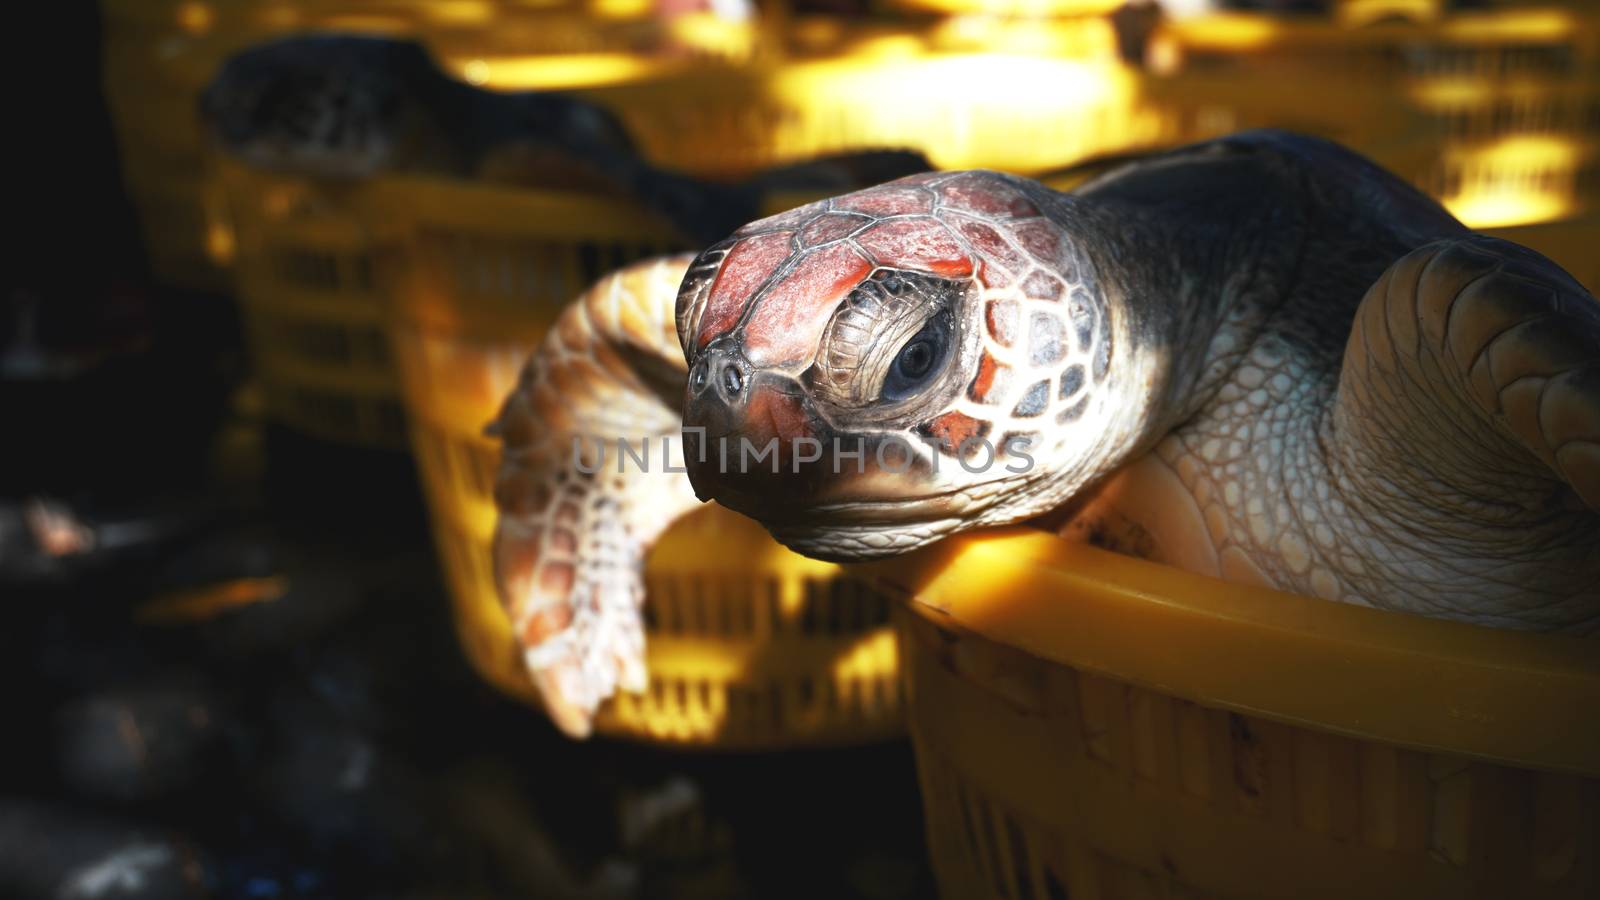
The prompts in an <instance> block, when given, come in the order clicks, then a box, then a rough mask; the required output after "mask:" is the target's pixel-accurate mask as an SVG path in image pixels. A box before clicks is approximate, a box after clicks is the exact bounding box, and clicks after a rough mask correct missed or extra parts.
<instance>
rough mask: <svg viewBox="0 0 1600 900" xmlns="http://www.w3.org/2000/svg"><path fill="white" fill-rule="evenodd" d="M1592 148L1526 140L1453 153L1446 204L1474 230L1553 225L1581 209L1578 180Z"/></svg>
mask: <svg viewBox="0 0 1600 900" xmlns="http://www.w3.org/2000/svg"><path fill="white" fill-rule="evenodd" d="M1595 155H1596V154H1595V153H1594V152H1593V150H1592V148H1586V147H1584V146H1583V145H1582V144H1580V143H1579V142H1577V141H1574V140H1572V139H1570V138H1566V137H1560V136H1554V135H1520V136H1516V137H1508V138H1502V139H1500V140H1496V141H1490V142H1488V143H1486V144H1484V145H1482V146H1476V147H1464V148H1454V147H1452V148H1447V149H1446V150H1445V152H1444V154H1443V157H1442V160H1441V171H1442V173H1443V174H1442V176H1441V178H1442V181H1443V182H1444V189H1443V190H1441V191H1439V193H1440V194H1441V195H1442V196H1441V197H1440V199H1441V202H1443V203H1444V205H1445V207H1446V208H1447V209H1449V210H1450V212H1451V213H1453V214H1454V215H1455V216H1457V217H1458V218H1460V219H1461V221H1463V222H1465V223H1466V224H1468V225H1470V226H1472V227H1474V228H1495V227H1504V226H1508V225H1526V224H1532V223H1535V222H1543V221H1549V220H1552V219H1556V218H1560V217H1562V216H1565V215H1568V214H1570V213H1572V212H1573V211H1574V210H1575V207H1576V201H1577V197H1576V177H1577V172H1578V169H1579V168H1580V166H1581V165H1582V164H1583V163H1584V162H1585V161H1586V160H1590V159H1593V158H1594V157H1595Z"/></svg>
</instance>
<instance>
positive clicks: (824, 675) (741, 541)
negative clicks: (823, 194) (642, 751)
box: [381, 178, 900, 749]
mask: <svg viewBox="0 0 1600 900" xmlns="http://www.w3.org/2000/svg"><path fill="white" fill-rule="evenodd" d="M381 191H382V194H383V200H382V202H381V205H382V208H384V209H386V210H387V211H388V212H387V213H386V216H387V217H388V218H389V219H390V220H391V221H394V222H395V223H396V224H397V225H399V226H400V227H401V228H402V229H403V230H404V232H405V233H406V235H407V243H408V250H407V253H406V254H405V256H404V258H403V260H402V259H401V258H399V257H396V258H394V261H395V262H396V263H397V264H400V263H402V262H403V263H404V264H403V267H402V268H400V269H399V270H398V271H397V274H396V276H395V278H394V283H395V285H396V289H395V291H394V293H393V295H392V305H391V307H390V315H391V318H390V327H391V336H392V339H393V346H394V354H395V359H396V362H397V363H398V366H399V370H400V374H401V384H402V386H403V394H404V398H405V403H406V411H407V417H408V419H409V422H410V425H411V432H412V442H413V451H414V453H415V456H416V460H417V466H418V470H419V473H420V475H421V478H422V481H423V486H424V494H425V495H426V497H427V500H428V503H429V507H430V510H431V513H432V519H433V531H434V535H435V539H436V542H437V544H438V547H439V554H440V559H441V562H442V563H443V567H444V570H445V574H446V578H447V582H448V585H449V588H450V593H451V597H452V601H453V603H454V605H455V615H456V625H457V629H458V632H459V634H460V637H461V641H462V645H463V647H464V648H465V650H466V652H467V655H468V657H469V658H470V659H471V660H472V662H473V664H474V666H475V667H476V668H477V669H478V670H479V671H480V672H481V673H482V674H483V675H484V677H485V678H486V679H488V680H489V681H490V683H492V684H494V685H495V686H497V687H498V688H500V689H501V690H504V691H506V692H508V693H510V694H512V695H514V696H517V697H520V698H523V699H526V700H529V701H530V702H537V698H536V696H535V695H534V693H533V691H532V688H531V685H530V684H529V682H528V679H527V676H526V674H525V673H524V671H523V669H522V662H521V656H520V653H519V652H518V650H517V645H516V642H515V640H514V638H513V635H512V632H511V626H510V622H509V620H508V619H507V618H506V615H505V612H504V611H503V609H502V607H501V605H500V601H499V599H498V597H497V595H496V592H495V587H494V578H493V567H492V561H491V555H490V541H491V537H492V535H493V530H494V519H495V511H494V502H493V489H494V479H495V472H496V469H497V467H498V461H499V448H498V446H497V444H495V443H494V442H492V441H490V440H489V439H487V438H486V437H484V434H483V429H484V427H485V425H487V424H488V422H490V421H491V420H492V419H493V418H494V417H495V415H496V414H497V413H498V411H499V408H500V404H501V402H502V401H503V400H504V398H505V397H506V395H507V394H509V393H510V392H511V390H512V388H513V387H514V386H515V384H516V379H517V375H518V373H519V372H520V371H521V369H522V366H523V364H524V362H525V361H526V360H527V357H528V355H529V354H530V353H531V352H532V351H533V349H534V348H535V347H536V346H537V345H538V342H539V341H540V339H541V338H542V337H543V335H544V333H545V331H546V330H547V329H548V328H549V326H550V325H551V323H552V322H553V321H554V320H555V318H556V316H557V314H558V313H559V312H560V310H561V309H562V308H564V307H565V306H566V304H567V303H569V302H570V301H571V300H572V299H574V298H575V297H576V296H577V295H578V294H579V293H580V292H581V291H582V290H583V289H585V288H587V287H588V286H589V284H590V283H592V282H593V281H595V280H597V279H598V278H600V277H601V276H603V275H605V274H606V273H608V272H610V271H612V270H614V269H615V268H617V267H619V266H621V265H623V264H625V263H627V262H630V261H632V260H635V259H639V258H643V257H647V256H653V255H657V254H660V253H663V252H668V251H671V250H674V249H678V248H679V246H680V245H679V243H678V241H677V240H676V239H675V238H674V237H673V235H672V233H671V232H670V231H669V230H668V229H667V228H666V227H664V226H663V225H662V224H660V223H659V222H656V221H655V220H654V219H653V218H652V217H650V216H648V215H647V214H645V213H643V212H642V211H641V210H639V209H638V208H637V207H635V206H633V205H632V204H630V203H628V202H625V201H621V200H614V199H606V198H599V197H593V196H586V195H581V194H570V193H566V194H564V193H559V192H555V191H536V190H520V191H519V190H511V189H506V188H500V187H494V186H489V185H481V184H471V183H460V182H455V183H452V182H443V181H437V180H429V179H418V178H390V179H385V180H384V181H383V183H382V185H381ZM646 582H647V593H648V600H647V603H646V612H647V619H646V636H647V640H648V647H649V649H648V660H647V663H648V668H649V672H650V679H651V680H650V688H649V690H648V692H646V693H645V694H642V695H624V696H621V697H619V698H617V699H616V700H614V701H613V702H611V703H609V704H607V705H606V706H605V707H603V708H602V710H601V713H600V716H599V718H598V719H597V721H596V729H597V731H598V732H599V733H601V734H606V735H610V736H614V737H622V738H628V739H633V740H641V741H649V742H654V743H661V744H668V745H678V746H686V747H708V748H721V749H733V748H759V747H785V746H797V745H806V744H838V743H852V742H860V741H868V740H875V739H879V738H883V737H887V736H890V735H894V734H897V733H899V728H900V724H899V722H900V720H899V690H898V681H897V674H896V673H897V670H896V668H895V656H894V643H893V639H892V636H891V635H890V633H889V630H888V620H887V615H888V613H887V606H886V604H885V602H884V600H883V598H882V597H880V596H877V595H874V594H872V593H871V592H868V591H865V590H864V589H863V588H862V587H861V585H860V584H859V582H855V581H852V580H850V579H847V578H846V577H845V576H844V575H843V574H842V572H841V570H840V569H839V567H838V566H835V565H831V564H827V563H820V562H816V561H813V560H807V559H804V558H803V557H800V556H798V555H796V554H793V553H790V552H788V551H786V550H784V549H782V548H781V547H779V546H777V545H776V544H775V543H774V542H773V541H772V540H771V538H769V537H767V535H766V534H765V532H763V531H761V529H760V528H759V527H758V526H755V525H754V524H753V523H750V522H748V521H745V520H742V519H740V518H739V517H737V516H734V515H732V514H731V513H726V512H722V511H718V510H714V509H713V510H706V511H705V512H703V513H701V514H697V515H696V516H695V517H693V518H692V519H690V520H687V521H685V522H684V523H682V524H680V525H679V526H677V527H675V528H673V529H672V530H671V531H670V532H669V533H668V534H667V535H666V536H665V537H664V538H663V540H662V542H661V543H660V544H659V545H658V547H657V549H656V551H655V553H654V555H653V556H652V558H651V561H650V564H649V568H648V571H647V577H646Z"/></svg>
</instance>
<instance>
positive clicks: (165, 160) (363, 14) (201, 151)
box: [101, 0, 427, 290]
mask: <svg viewBox="0 0 1600 900" xmlns="http://www.w3.org/2000/svg"><path fill="white" fill-rule="evenodd" d="M423 8H427V4H426V3H425V2H423V0H409V2H406V0H381V2H380V0H340V2H335V0H294V2H291V0H250V2H211V0H149V2H146V0H102V3H101V11H102V14H103V17H104V34H105V47H104V55H103V56H104V65H105V86H106V100H107V106H108V107H109V110H110V113H111V120H112V125H113V128H114V131H115V133H116V138H117V145H118V148H119V150H120V152H121V156H122V173H123V180H124V182H125V183H126V186H127V189H128V194H129V196H130V198H131V199H132V200H133V203H134V206H135V207H136V209H137V211H138V214H139V220H140V224H141V227H142V230H143V232H144V239H145V244H146V247H147V249H148V251H149V256H150V262H151V268H152V270H153V273H154V275H155V277H156V278H157V280H159V281H161V282H164V283H168V284H173V285H177V286H179V287H186V288H191V289H197V290H220V289H222V288H224V287H226V286H227V284H228V281H227V276H226V274H225V269H226V267H227V265H228V264H229V263H230V262H231V259H230V256H229V251H230V250H231V246H230V245H229V244H228V243H226V242H219V241H221V237H220V235H221V234H222V233H223V232H221V231H219V228H222V229H225V228H226V224H225V223H221V222H219V221H218V220H217V218H216V213H217V208H216V205H215V204H208V203H206V202H204V201H203V198H204V195H205V190H206V189H205V187H204V182H205V180H206V177H207V176H206V172H207V169H208V154H207V142H206V139H205V135H204V134H203V132H202V126H201V123H200V121H199V117H198V115H197V105H198V102H199V97H200V94H201V92H202V91H203V90H204V89H205V86H206V84H207V83H209V82H210V80H211V78H212V76H213V75H214V74H215V72H216V70H217V68H218V66H220V65H221V64H222V62H223V61H224V60H225V59H226V58H227V57H228V56H229V54H231V53H234V52H236V51H237V50H239V49H240V48H242V47H244V46H246V45H248V44H250V43H251V42H253V41H258V40H263V39H267V38H270V37H273V36H276V35H282V34H285V33H288V32H290V31H293V30H297V29H318V28H323V29H340V30H347V31H361V32H369V33H385V34H396V33H407V32H409V31H411V30H413V28H414V27H415V14H414V13H415V10H417V9H423ZM186 197H192V198H194V200H193V201H186V200H184V199H183V198H186Z"/></svg>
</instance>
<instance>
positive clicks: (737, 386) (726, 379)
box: [722, 366, 744, 397]
mask: <svg viewBox="0 0 1600 900" xmlns="http://www.w3.org/2000/svg"><path fill="white" fill-rule="evenodd" d="M722 387H723V389H724V390H726V391H727V392H728V396H730V397H737V396H739V391H741V390H743V389H744V376H743V375H741V374H740V373H739V370H738V369H737V368H735V367H733V366H728V367H727V368H725V369H723V370H722Z"/></svg>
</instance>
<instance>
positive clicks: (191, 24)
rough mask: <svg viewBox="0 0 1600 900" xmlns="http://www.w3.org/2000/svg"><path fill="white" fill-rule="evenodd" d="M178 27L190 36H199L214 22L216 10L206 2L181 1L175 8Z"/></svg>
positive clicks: (209, 28) (208, 29)
mask: <svg viewBox="0 0 1600 900" xmlns="http://www.w3.org/2000/svg"><path fill="white" fill-rule="evenodd" d="M177 19H178V27H179V28H180V29H182V30H183V32H184V33H185V34H188V35H190V36H191V37H199V36H200V35H203V34H205V33H206V32H208V31H210V30H211V26H212V25H214V24H216V20H217V16H216V12H215V11H214V10H212V8H211V6H210V4H207V3H183V4H179V6H178V10H177Z"/></svg>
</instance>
